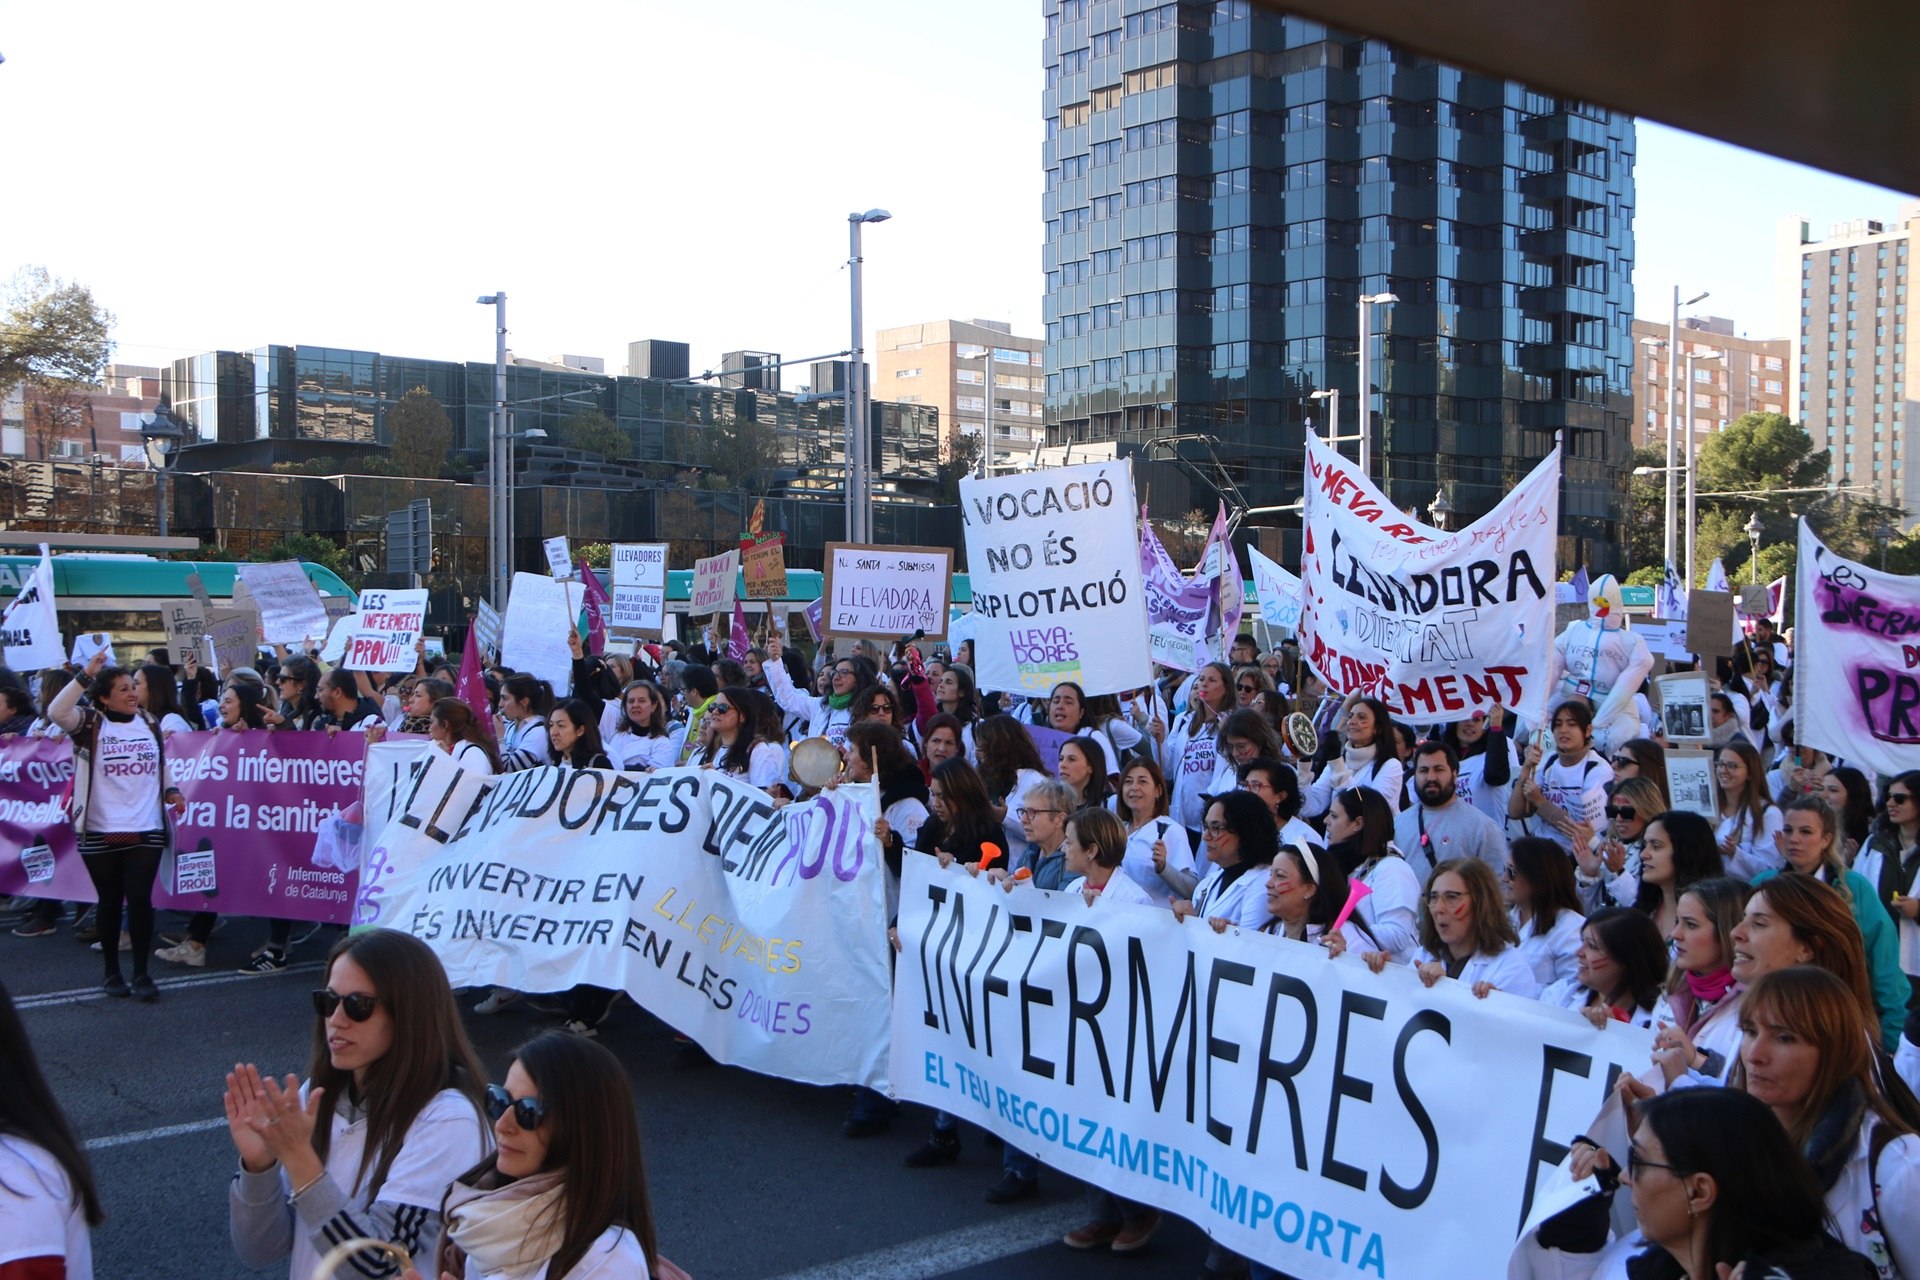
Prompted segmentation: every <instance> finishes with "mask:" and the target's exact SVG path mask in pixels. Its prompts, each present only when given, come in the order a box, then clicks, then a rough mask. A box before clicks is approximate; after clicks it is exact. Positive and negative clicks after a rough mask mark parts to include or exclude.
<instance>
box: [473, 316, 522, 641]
mask: <svg viewBox="0 0 1920 1280" xmlns="http://www.w3.org/2000/svg"><path fill="white" fill-rule="evenodd" d="M474 301H475V302H477V303H479V304H480V305H481V306H483V307H492V308H493V412H492V413H491V414H489V415H488V416H487V479H488V481H489V482H490V483H489V484H488V485H487V523H488V524H489V525H491V526H492V528H491V529H490V530H489V534H490V536H489V537H488V538H487V577H488V579H489V581H490V582H491V583H492V584H493V607H494V608H495V609H497V610H499V611H500V612H501V613H502V614H505V613H506V611H507V588H508V587H509V585H510V584H511V583H512V581H513V527H512V526H513V504H512V496H511V495H512V485H513V477H512V475H511V474H510V467H511V462H510V459H511V457H512V454H511V452H510V451H511V450H512V448H513V443H512V441H510V440H509V439H508V438H507V432H508V426H507V295H506V294H505V293H489V294H487V295H485V296H484V297H479V298H475V299H474Z"/></svg>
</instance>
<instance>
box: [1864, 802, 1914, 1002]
mask: <svg viewBox="0 0 1920 1280" xmlns="http://www.w3.org/2000/svg"><path fill="white" fill-rule="evenodd" d="M1854 870H1856V871H1858V872H1859V873H1860V875H1861V876H1862V877H1863V878H1865V879H1867V880H1870V881H1871V882H1872V883H1873V886H1874V890H1875V892H1876V894H1877V895H1878V896H1879V899H1880V902H1881V904H1882V905H1883V906H1885V907H1886V909H1887V914H1888V915H1889V916H1891V917H1892V918H1893V923H1894V926H1895V929H1896V931H1897V938H1898V941H1899V944H1900V968H1901V969H1902V970H1903V971H1904V972H1905V973H1906V975H1907V983H1908V985H1909V986H1911V987H1912V988H1913V995H1912V998H1911V999H1910V1000H1909V1001H1908V1007H1909V1008H1915V1007H1920V898H1916V897H1915V896H1914V895H1915V894H1917V893H1920V770H1916V769H1910V770H1908V771H1907V772H1906V773H1903V774H1900V775H1899V776H1897V777H1896V778H1894V779H1893V781H1891V782H1889V783H1888V784H1887V789H1886V792H1885V794H1884V795H1883V796H1882V797H1881V801H1880V812H1879V814H1878V815H1877V816H1876V817H1875V819H1874V824H1873V829H1872V833H1871V834H1870V835H1869V836H1868V838H1867V846H1866V849H1865V850H1864V851H1863V852H1862V853H1861V855H1860V857H1859V858H1858V859H1857V860H1856V861H1855V863H1854Z"/></svg>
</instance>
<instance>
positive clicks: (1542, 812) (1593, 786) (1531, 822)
mask: <svg viewBox="0 0 1920 1280" xmlns="http://www.w3.org/2000/svg"><path fill="white" fill-rule="evenodd" d="M1548 729H1549V730H1550V731H1551V733H1552V734H1553V749H1554V754H1553V756H1552V757H1551V758H1548V757H1547V756H1546V752H1545V748H1544V746H1543V745H1542V743H1541V742H1539V741H1536V742H1534V743H1533V744H1532V745H1531V746H1529V747H1528V748H1527V758H1526V764H1525V766H1524V767H1523V768H1522V769H1521V772H1520V785H1518V786H1517V787H1515V788H1514V789H1513V799H1512V801H1511V803H1510V804H1509V805H1508V807H1507V816H1508V817H1509V818H1518V819H1520V820H1521V825H1522V826H1523V827H1524V828H1525V830H1526V833H1527V834H1528V835H1534V836H1545V837H1546V838H1547V839H1549V840H1551V841H1553V842H1554V843H1555V844H1557V845H1559V846H1560V847H1561V848H1562V849H1563V850H1565V851H1566V852H1567V854H1568V856H1569V857H1571V856H1572V854H1573V842H1574V838H1575V836H1576V834H1577V833H1578V831H1579V829H1580V827H1581V826H1582V825H1584V826H1585V827H1586V828H1587V829H1588V830H1589V831H1591V830H1594V829H1596V828H1598V827H1599V826H1600V823H1601V817H1602V814H1603V813H1604V812H1605V810H1606V805H1607V788H1608V787H1609V786H1611V785H1613V766H1612V765H1609V764H1608V763H1607V762H1606V761H1605V760H1602V759H1601V758H1600V756H1599V754H1598V753H1597V752H1595V751H1594V749H1593V709H1592V708H1591V707H1589V706H1588V705H1587V704H1586V703H1585V702H1582V701H1580V700H1579V699H1577V698H1575V699H1570V700H1569V701H1566V702H1563V703H1561V704H1560V705H1559V706H1557V707H1555V708H1554V709H1553V717H1552V720H1551V722H1550V723H1549V725H1548Z"/></svg>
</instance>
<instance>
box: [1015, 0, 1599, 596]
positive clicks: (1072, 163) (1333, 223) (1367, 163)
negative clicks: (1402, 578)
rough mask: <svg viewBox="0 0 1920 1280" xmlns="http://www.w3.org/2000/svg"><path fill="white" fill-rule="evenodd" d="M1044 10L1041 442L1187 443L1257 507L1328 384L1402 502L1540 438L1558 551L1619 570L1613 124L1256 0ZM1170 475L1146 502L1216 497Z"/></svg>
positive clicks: (1586, 107)
mask: <svg viewBox="0 0 1920 1280" xmlns="http://www.w3.org/2000/svg"><path fill="white" fill-rule="evenodd" d="M1045 14H1046V34H1045V45H1044V49H1045V59H1044V60H1045V64H1046V88H1045V93H1044V114H1045V127H1046V140H1045V162H1046V168H1047V181H1046V193H1045V219H1046V248H1045V260H1044V266H1045V271H1046V295H1045V313H1044V318H1045V321H1046V366H1045V367H1046V370H1047V375H1046V376H1047V387H1046V413H1047V423H1048V430H1049V434H1050V437H1051V439H1053V440H1054V441H1055V442H1063V441H1073V440H1115V441H1117V442H1119V443H1120V445H1121V446H1122V448H1123V449H1133V450H1146V451H1149V452H1150V454H1152V455H1154V456H1163V457H1164V456H1166V455H1168V454H1170V453H1178V454H1181V455H1182V456H1185V457H1187V458H1188V459H1189V460H1192V459H1194V458H1196V457H1198V458H1206V459H1208V461H1207V466H1213V465H1214V464H1215V463H1216V462H1217V464H1218V469H1219V472H1220V473H1221V474H1222V475H1223V477H1224V478H1225V479H1226V480H1229V481H1231V482H1232V484H1233V485H1234V486H1236V487H1237V488H1238V490H1239V492H1240V494H1241V495H1242V497H1243V499H1244V501H1245V502H1246V503H1247V504H1248V505H1250V506H1267V505H1279V504H1284V503H1288V502H1292V501H1294V500H1296V499H1297V498H1298V497H1299V495H1300V484H1301V481H1300V465H1301V452H1302V433H1303V432H1304V431H1305V430H1306V429H1307V423H1308V421H1309V419H1311V420H1312V421H1313V422H1314V423H1315V424H1316V425H1319V424H1324V422H1325V419H1326V412H1325V409H1324V408H1323V407H1322V404H1323V403H1324V402H1321V401H1315V400H1313V399H1311V398H1310V397H1311V393H1313V392H1315V391H1321V390H1338V391H1339V392H1340V393H1341V394H1340V410H1341V418H1342V423H1341V430H1342V433H1344V434H1353V433H1354V432H1355V428H1356V425H1357V424H1358V422H1359V421H1360V415H1361V413H1362V412H1365V413H1367V415H1368V420H1369V422H1370V424H1371V431H1372V438H1373V442H1374V444H1373V458H1374V464H1373V469H1374V474H1375V477H1376V478H1377V479H1383V480H1384V482H1385V484H1386V486H1387V488H1388V490H1389V492H1390V493H1391V494H1392V496H1393V497H1394V499H1395V501H1396V502H1398V503H1400V504H1402V505H1403V506H1408V507H1413V506H1419V507H1423V508H1424V507H1427V506H1428V505H1429V504H1431V503H1432V502H1433V500H1434V499H1435V497H1436V495H1437V493H1438V492H1440V491H1441V490H1444V491H1445V492H1446V494H1447V495H1448V498H1449V502H1450V504H1451V506H1452V508H1453V509H1454V511H1455V512H1456V513H1457V515H1456V519H1460V518H1472V517H1473V516H1476V515H1478V514H1480V513H1482V512H1484V511H1486V510H1487V509H1488V508H1490V507H1492V506H1493V505H1494V504H1495V503H1496V502H1498V501H1499V499H1500V497H1501V496H1502V495H1503V494H1504V493H1505V492H1506V490H1507V488H1508V486H1509V485H1510V483H1511V482H1512V481H1513V480H1514V479H1515V478H1517V477H1518V476H1519V475H1520V474H1522V473H1523V472H1524V471H1525V470H1527V469H1528V468H1529V467H1531V466H1532V465H1533V464H1534V463H1535V462H1536V461H1537V460H1539V459H1540V458H1541V457H1543V456H1545V454H1546V453H1547V452H1548V451H1549V450H1550V449H1551V448H1552V447H1553V442H1554V437H1555V433H1556V432H1557V431H1561V432H1564V433H1565V443H1566V455H1565V456H1566V468H1565V474H1566V484H1565V489H1564V501H1563V504H1562V510H1563V515H1562V531H1563V533H1565V534H1566V535H1568V536H1569V538H1571V539H1574V540H1577V543H1578V545H1571V544H1570V545H1568V546H1566V547H1565V553H1566V554H1568V555H1579V556H1582V557H1583V558H1584V559H1585V560H1586V561H1587V562H1588V563H1589V564H1591V565H1594V566H1595V567H1615V566H1614V564H1613V558H1614V557H1616V556H1617V555H1618V552H1617V550H1616V548H1617V547H1618V544H1619V543H1620V541H1621V539H1620V536H1619V532H1620V530H1621V528H1622V523H1621V521H1622V516H1623V506H1624V501H1625V488H1626V486H1625V471H1626V467H1627V465H1628V461H1629V458H1630V452H1631V451H1630V443H1629V424H1630V421H1631V417H1632V412H1633V409H1632V371H1633V361H1634V351H1633V345H1632V336H1631V333H1630V322H1631V317H1632V313H1633V295H1632V286H1631V280H1630V276H1631V268H1632V243H1633V241H1632V220H1633V163H1634V132H1633V125H1632V122H1631V121H1630V120H1628V119H1625V118H1623V117H1620V116H1618V115H1616V114H1614V113H1612V112H1609V111H1607V110H1606V109H1604V108H1600V107H1596V106H1593V105H1590V104H1586V103H1581V102H1576V101H1571V100H1567V99H1560V98H1555V97H1552V96H1549V95H1546V94H1541V93H1537V92H1534V91H1532V90H1529V89H1527V88H1525V87H1524V86H1521V85H1516V84H1511V83H1508V82H1506V81H1502V80H1497V79H1492V78H1489V77H1486V76H1481V75H1475V74H1470V73H1467V72H1464V71H1460V70H1458V69H1455V68H1452V67H1448V66H1444V65H1441V64H1438V63H1435V62H1433V61H1431V60H1430V59H1427V58H1423V57H1418V56H1414V55H1411V54H1407V53H1405V52H1402V51H1399V50H1395V49H1393V48H1391V47H1390V46H1388V45H1386V44H1384V43H1382V42H1380V41H1377V40H1367V39H1360V38H1358V37H1353V36H1349V35H1344V34H1342V33H1340V32H1338V31H1334V30H1330V29H1329V28H1327V27H1326V26H1324V25H1322V24H1320V23H1316V22H1311V21H1308V20H1305V19H1301V18H1296V17H1291V16H1287V15H1283V14H1281V13H1278V12H1274V11H1271V10H1268V9H1266V8H1264V7H1261V6H1258V5H1255V4H1252V3H1251V2H1250V0H1215V2H1214V3H1171V4H1163V5H1159V6H1157V7H1152V8H1140V7H1137V6H1131V5H1124V4H1122V3H1121V0H1047V3H1046V7H1045ZM1378 294H1392V295H1394V296H1395V297H1396V298H1397V299H1398V301H1397V302H1395V303H1393V304H1392V305H1382V306H1379V307H1377V308H1374V309H1373V318H1374V324H1373V329H1374V333H1375V339H1374V342H1373V349H1372V352H1371V359H1372V376H1371V377H1370V379H1369V381H1370V383H1371V384H1372V385H1371V390H1372V392H1373V394H1372V395H1371V396H1369V397H1368V400H1369V401H1370V403H1369V404H1368V405H1367V406H1362V405H1361V404H1360V403H1359V400H1360V395H1359V392H1360V386H1359V380H1358V373H1359V371H1358V355H1359V324H1360V321H1359V316H1358V307H1359V299H1360V298H1361V297H1362V296H1366V295H1378ZM1155 441H1159V442H1160V443H1158V444H1155V443H1154V442H1155ZM1209 450H1210V451H1211V456H1210V457H1209ZM1188 470H1189V472H1190V473H1191V474H1193V475H1194V476H1195V480H1194V482H1193V483H1192V485H1191V486H1190V490H1189V492H1188V493H1186V494H1182V495H1175V500H1174V501H1171V502H1164V501H1163V499H1162V495H1161V493H1160V492H1159V491H1158V490H1156V492H1155V495H1154V502H1155V506H1156V508H1158V509H1160V510H1163V511H1169V509H1170V508H1177V507H1181V505H1182V503H1189V504H1190V505H1192V506H1200V507H1207V508H1210V507H1211V506H1212V504H1213V502H1214V501H1215V498H1214V495H1213V493H1212V492H1211V491H1210V490H1211V489H1212V488H1214V487H1216V486H1213V485H1209V484H1205V483H1202V482H1201V481H1200V480H1199V479H1198V476H1199V475H1200V474H1201V472H1202V471H1204V470H1206V468H1205V467H1189V468H1188ZM1169 513H1171V511H1169Z"/></svg>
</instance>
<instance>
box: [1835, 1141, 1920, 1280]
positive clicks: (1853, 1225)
mask: <svg viewBox="0 0 1920 1280" xmlns="http://www.w3.org/2000/svg"><path fill="white" fill-rule="evenodd" d="M1878 1123H1879V1122H1878V1121H1877V1120H1876V1119H1874V1118H1873V1117H1871V1116H1869V1117H1868V1120H1867V1122H1866V1123H1865V1124H1862V1125H1861V1126H1860V1135H1859V1145H1858V1147H1857V1149H1856V1150H1855V1152H1854V1156H1853V1159H1851V1160H1849V1161H1847V1165H1846V1168H1844V1169H1842V1170H1841V1171H1840V1176H1839V1177H1838V1178H1836V1179H1835V1180H1834V1183H1833V1185H1832V1186H1831V1187H1828V1188H1827V1212H1828V1213H1829V1214H1830V1215H1832V1217H1833V1222H1834V1226H1835V1228H1836V1230H1835V1233H1834V1234H1836V1235H1837V1236H1839V1238H1840V1243H1841V1244H1844V1245H1846V1246H1847V1248H1849V1249H1851V1250H1853V1251H1854V1252H1855V1253H1858V1254H1862V1255H1864V1256H1865V1257H1866V1259H1867V1261H1869V1262H1871V1263H1873V1265H1874V1267H1875V1268H1876V1269H1877V1270H1878V1272H1879V1275H1880V1277H1881V1280H1901V1278H1902V1277H1904V1278H1905V1280H1913V1278H1914V1277H1916V1276H1920V1137H1915V1136H1914V1135H1913V1134H1910V1133H1907V1134H1902V1135H1901V1136H1899V1137H1897V1138H1895V1139H1893V1141H1891V1142H1889V1143H1887V1144H1886V1146H1884V1147H1882V1148H1881V1150H1880V1159H1879V1161H1878V1162H1877V1163H1876V1165H1875V1167H1874V1168H1873V1170H1872V1171H1871V1181H1869V1178H1870V1174H1869V1171H1868V1169H1867V1157H1868V1156H1869V1155H1870V1154H1871V1153H1872V1149H1871V1144H1872V1142H1873V1130H1874V1129H1875V1127H1876V1126H1877V1125H1878ZM1873 1182H1877V1183H1879V1185H1880V1194H1879V1197H1878V1203H1877V1205H1876V1198H1875V1196H1874V1194H1873V1186H1872V1183H1873ZM1876 1228H1877V1229H1876Z"/></svg>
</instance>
